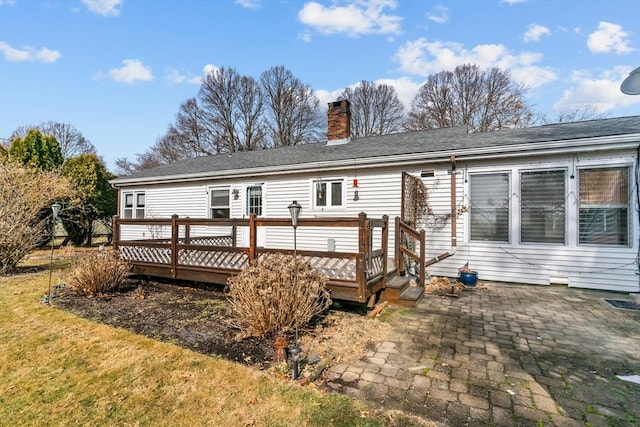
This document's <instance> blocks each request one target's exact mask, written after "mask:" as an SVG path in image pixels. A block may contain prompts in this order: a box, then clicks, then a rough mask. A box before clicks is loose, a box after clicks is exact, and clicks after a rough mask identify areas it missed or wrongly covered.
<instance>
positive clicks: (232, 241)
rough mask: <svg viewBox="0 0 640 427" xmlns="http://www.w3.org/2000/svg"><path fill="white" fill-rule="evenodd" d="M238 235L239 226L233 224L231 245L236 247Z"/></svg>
mask: <svg viewBox="0 0 640 427" xmlns="http://www.w3.org/2000/svg"><path fill="white" fill-rule="evenodd" d="M237 237H238V227H237V226H236V225H232V226H231V246H232V247H234V248H235V247H236V242H237V240H236V239H237Z"/></svg>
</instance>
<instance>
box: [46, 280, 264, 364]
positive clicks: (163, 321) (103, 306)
mask: <svg viewBox="0 0 640 427" xmlns="http://www.w3.org/2000/svg"><path fill="white" fill-rule="evenodd" d="M56 291H57V292H56V293H55V295H54V296H55V297H54V298H52V304H53V305H55V306H56V307H58V308H60V309H62V310H66V311H69V312H71V313H74V314H76V315H78V316H80V317H83V318H86V319H89V320H93V321H95V322H100V323H104V324H107V325H110V326H114V327H118V328H123V329H127V330H130V331H132V332H135V333H137V334H141V335H145V336H148V337H150V338H153V339H156V340H159V341H164V342H170V343H174V344H177V345H179V346H181V347H184V348H188V349H191V350H194V351H197V352H200V353H204V354H208V355H217V356H221V357H223V358H225V359H228V360H231V361H234V362H239V363H242V364H245V365H249V366H253V367H256V368H259V369H264V368H266V367H268V366H269V365H270V364H271V360H272V356H273V352H274V346H273V344H274V340H273V338H254V337H249V338H242V339H241V338H239V337H238V335H239V332H240V331H239V330H238V329H236V328H234V327H233V326H231V325H229V323H228V322H227V320H226V315H225V312H226V297H225V295H224V294H223V293H222V292H220V291H217V290H215V289H212V288H199V287H192V286H178V285H174V284H168V283H160V282H153V281H146V280H133V281H131V282H130V283H128V284H126V285H125V286H123V287H122V288H121V289H120V290H119V291H118V292H116V293H112V294H108V295H104V296H100V297H96V298H87V297H85V296H81V295H77V294H75V293H74V292H71V291H69V290H68V289H65V288H62V289H56Z"/></svg>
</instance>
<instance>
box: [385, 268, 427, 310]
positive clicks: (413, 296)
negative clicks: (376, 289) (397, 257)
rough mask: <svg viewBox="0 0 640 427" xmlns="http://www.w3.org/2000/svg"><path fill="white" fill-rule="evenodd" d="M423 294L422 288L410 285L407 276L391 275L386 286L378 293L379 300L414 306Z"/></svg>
mask: <svg viewBox="0 0 640 427" xmlns="http://www.w3.org/2000/svg"><path fill="white" fill-rule="evenodd" d="M423 296H424V288H423V287H421V286H411V283H410V278H409V277H407V276H398V275H396V276H393V277H392V278H389V280H388V281H387V287H386V289H384V290H383V291H382V294H381V295H380V300H381V301H388V302H389V303H390V304H394V305H400V306H403V307H415V306H416V305H418V303H419V302H420V300H421V299H422V297H423Z"/></svg>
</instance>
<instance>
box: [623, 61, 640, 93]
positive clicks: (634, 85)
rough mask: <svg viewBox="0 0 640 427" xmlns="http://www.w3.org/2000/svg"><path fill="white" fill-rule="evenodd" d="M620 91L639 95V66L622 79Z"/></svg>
mask: <svg viewBox="0 0 640 427" xmlns="http://www.w3.org/2000/svg"><path fill="white" fill-rule="evenodd" d="M620 91H621V92H622V93H624V94H627V95H640V67H638V68H636V69H635V70H633V71H632V72H630V73H629V75H628V76H627V78H626V79H624V80H623V81H622V84H621V85H620Z"/></svg>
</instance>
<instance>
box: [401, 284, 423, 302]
mask: <svg viewBox="0 0 640 427" xmlns="http://www.w3.org/2000/svg"><path fill="white" fill-rule="evenodd" d="M423 295H424V288H423V287H420V286H409V287H408V288H407V289H405V290H404V292H402V293H401V294H400V299H401V300H403V301H407V302H412V303H413V304H416V305H417V304H418V303H419V302H420V300H421V299H422V297H423Z"/></svg>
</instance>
